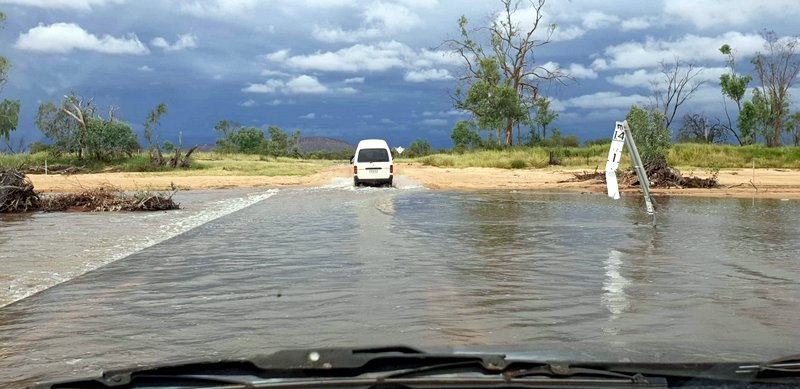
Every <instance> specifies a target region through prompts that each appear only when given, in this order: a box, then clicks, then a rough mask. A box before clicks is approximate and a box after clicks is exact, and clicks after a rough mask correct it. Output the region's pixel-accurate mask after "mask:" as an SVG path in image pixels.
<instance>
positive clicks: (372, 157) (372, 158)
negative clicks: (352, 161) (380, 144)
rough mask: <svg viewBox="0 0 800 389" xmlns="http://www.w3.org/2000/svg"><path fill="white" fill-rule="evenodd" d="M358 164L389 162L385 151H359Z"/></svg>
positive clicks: (387, 153)
mask: <svg viewBox="0 0 800 389" xmlns="http://www.w3.org/2000/svg"><path fill="white" fill-rule="evenodd" d="M358 162H389V152H388V151H387V150H386V149H361V150H360V151H359V152H358Z"/></svg>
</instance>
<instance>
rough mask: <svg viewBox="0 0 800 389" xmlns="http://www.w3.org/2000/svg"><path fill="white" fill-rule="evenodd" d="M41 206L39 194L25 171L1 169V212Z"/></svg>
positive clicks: (30, 209)
mask: <svg viewBox="0 0 800 389" xmlns="http://www.w3.org/2000/svg"><path fill="white" fill-rule="evenodd" d="M39 206H40V199H39V195H37V194H36V192H34V191H33V183H32V182H31V180H30V178H28V177H27V176H26V175H25V173H22V172H21V171H19V170H17V169H6V170H3V169H0V213H13V212H28V211H36V210H38V209H39Z"/></svg>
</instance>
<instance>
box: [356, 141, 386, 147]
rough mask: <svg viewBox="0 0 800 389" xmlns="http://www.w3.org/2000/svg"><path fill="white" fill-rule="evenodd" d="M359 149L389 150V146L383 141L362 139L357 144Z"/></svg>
mask: <svg viewBox="0 0 800 389" xmlns="http://www.w3.org/2000/svg"><path fill="white" fill-rule="evenodd" d="M357 148H359V149H382V148H387V149H388V148H389V144H387V143H386V141H385V140H383V139H364V140H362V141H360V142H358V147H357Z"/></svg>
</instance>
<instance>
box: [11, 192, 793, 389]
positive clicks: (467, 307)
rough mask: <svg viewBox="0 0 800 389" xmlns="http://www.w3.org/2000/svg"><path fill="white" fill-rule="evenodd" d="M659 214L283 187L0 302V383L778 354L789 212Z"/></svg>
mask: <svg viewBox="0 0 800 389" xmlns="http://www.w3.org/2000/svg"><path fill="white" fill-rule="evenodd" d="M659 206H660V207H659V210H660V213H659V215H658V226H657V227H656V228H652V226H650V221H651V219H650V216H649V215H647V214H646V213H645V212H644V210H643V207H642V204H641V198H633V197H624V198H623V199H621V200H619V201H612V200H609V199H607V198H606V197H605V196H601V195H577V194H555V193H551V194H534V193H525V192H499V191H498V192H485V193H464V192H446V191H437V192H433V191H426V190H422V189H414V188H408V189H406V190H402V189H388V188H387V189H379V188H364V189H359V190H354V189H352V188H351V187H349V186H341V187H335V186H333V187H328V188H318V189H313V190H286V191H281V192H278V193H277V194H276V195H274V196H272V197H270V198H268V199H266V200H264V201H262V202H259V203H257V204H255V205H253V206H251V207H248V208H246V209H244V210H242V211H239V212H236V213H232V214H230V215H227V216H225V217H222V218H219V219H217V220H214V221H212V222H209V223H206V224H203V225H202V226H200V227H198V228H195V229H193V230H190V231H188V232H186V233H183V234H181V235H179V236H177V237H174V238H172V239H170V240H168V241H165V242H162V243H160V244H156V245H154V246H152V247H149V248H147V249H144V250H142V251H140V252H137V253H135V254H133V255H131V256H129V257H127V258H125V259H123V260H120V261H117V262H114V263H112V264H109V265H107V266H105V267H103V268H100V269H97V270H95V271H93V272H90V273H87V274H85V275H83V276H81V277H78V278H76V279H74V280H72V281H69V282H66V283H64V284H61V285H59V286H57V287H55V288H52V289H49V290H47V291H44V292H41V293H39V294H37V295H35V296H32V297H30V298H27V299H25V300H22V301H20V302H18V303H15V304H12V305H9V306H7V307H5V308H3V309H2V310H0V382H9V381H10V382H16V383H20V382H28V381H30V380H31V379H36V378H42V377H44V378H46V377H55V376H64V375H66V376H70V375H85V374H87V373H93V372H96V371H98V370H100V369H102V368H104V367H109V366H117V365H120V364H122V365H129V364H131V363H149V362H156V361H163V360H175V359H183V358H186V357H188V356H192V357H201V356H222V355H225V356H231V355H248V354H255V353H265V352H271V351H275V350H277V349H283V348H296V347H312V346H313V347H322V346H354V345H370V344H409V345H418V346H461V347H475V346H484V345H486V346H506V347H511V348H513V349H515V350H520V349H522V350H527V351H531V350H537V349H538V350H540V347H542V346H541V345H543V344H556V345H558V344H562V345H569V347H570V348H572V349H574V348H575V347H576V345H578V346H581V347H583V346H586V347H588V345H589V344H598V345H599V346H600V347H599V348H596V349H592V350H593V351H592V352H590V350H589V349H588V348H586V349H583V350H582V352H583V354H582V355H584V356H586V355H591V354H592V353H596V354H597V355H599V357H600V358H601V359H602V356H604V355H610V354H606V353H610V352H612V350H616V351H621V352H624V353H625V354H624V355H623V357H630V356H631V355H635V356H636V357H637V358H655V359H658V358H660V356H662V355H664V353H665V352H667V351H674V352H678V353H680V354H681V355H682V356H683V357H685V358H689V359H691V358H702V357H704V356H711V357H714V358H723V359H725V358H745V357H748V356H753V355H761V356H763V355H771V356H774V355H776V354H788V353H790V352H795V351H796V350H794V349H793V346H792V345H795V344H800V335H798V333H797V331H796V327H797V323H798V319H799V318H800V316H799V315H798V313H797V309H796V307H797V306H798V304H800V285H798V280H799V279H800V262H798V260H797V253H798V252H800V240H798V239H796V237H797V236H798V233H800V225H798V223H796V221H797V220H800V205H798V203H797V202H773V201H768V200H764V201H758V202H756V203H755V205H753V204H752V203H750V202H748V203H746V204H745V205H744V206H743V205H742V204H741V203H739V202H738V200H728V199H692V198H672V199H669V200H666V201H665V200H664V199H659ZM59 220H61V219H54V220H52V223H55V224H56V225H58V223H60V221H59ZM34 222H35V221H34ZM22 223H23V225H24V224H25V223H30V222H29V221H24V222H22ZM110 226H111V227H109V228H120V229H121V228H125V227H123V226H121V225H120V226H114V225H110ZM0 231H2V230H0ZM45 244H46V243H45ZM64 245H65V243H64V242H60V243H52V244H51V246H49V248H50V249H51V250H55V249H60V248H63V247H64ZM652 344H655V345H657V346H655V347H654V348H642V347H644V346H642V345H652ZM495 349H496V348H495ZM631 350H634V351H631ZM631 352H634V354H631ZM618 354H620V353H618Z"/></svg>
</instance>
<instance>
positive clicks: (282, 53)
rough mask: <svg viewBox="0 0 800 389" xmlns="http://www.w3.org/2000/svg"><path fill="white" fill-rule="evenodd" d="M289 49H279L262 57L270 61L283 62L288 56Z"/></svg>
mask: <svg viewBox="0 0 800 389" xmlns="http://www.w3.org/2000/svg"><path fill="white" fill-rule="evenodd" d="M289 51H290V50H289V49H281V50H278V51H273V52H271V53H269V54H265V55H264V59H266V60H267V61H271V62H283V61H285V60H286V58H288V57H289Z"/></svg>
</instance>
